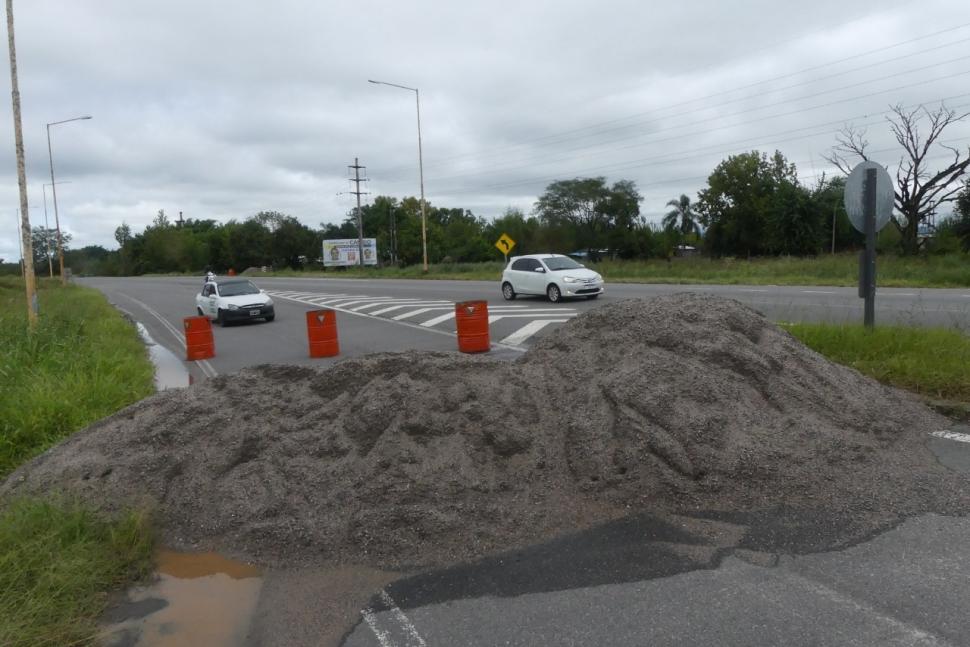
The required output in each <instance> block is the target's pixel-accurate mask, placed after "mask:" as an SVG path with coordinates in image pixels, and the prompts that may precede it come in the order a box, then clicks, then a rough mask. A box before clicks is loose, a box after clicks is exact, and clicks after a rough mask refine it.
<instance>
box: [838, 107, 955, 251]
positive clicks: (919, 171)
mask: <svg viewBox="0 0 970 647" xmlns="http://www.w3.org/2000/svg"><path fill="white" fill-rule="evenodd" d="M889 111H890V112H891V113H892V114H891V115H890V116H888V117H887V118H886V120H887V121H888V122H889V129H890V131H891V132H892V134H893V136H894V137H895V138H896V142H897V143H899V145H900V146H901V147H902V149H903V151H904V155H903V157H902V158H901V159H900V160H899V166H897V168H896V191H895V193H896V195H895V200H894V204H895V207H896V210H897V212H898V213H897V214H894V216H893V218H892V220H893V224H894V225H895V226H896V227H897V228H898V229H899V231H900V233H901V234H902V236H903V240H902V242H903V249H904V251H906V252H910V253H913V252H916V251H917V250H918V249H919V244H920V243H919V226H920V224H921V223H922V222H923V221H924V220H926V219H927V218H930V217H931V216H933V215H934V214H935V213H936V212H937V210H938V209H939V206H940V205H941V204H943V203H945V202H951V201H953V200H955V199H956V196H957V194H958V193H959V191H960V187H959V186H957V187H956V188H952V185H953V184H954V183H955V182H957V180H959V178H960V177H961V176H962V175H964V174H965V173H966V172H967V169H968V168H970V148H968V149H967V151H966V157H964V155H963V153H962V151H960V150H959V149H957V148H955V147H952V146H948V145H946V144H943V143H942V142H941V141H940V137H941V136H942V135H943V132H944V130H946V128H947V127H948V126H949V125H951V124H953V123H956V122H960V121H963V120H964V119H966V118H967V117H970V112H967V113H964V114H957V113H956V112H955V111H953V110H951V109H949V108H947V107H946V106H945V105H942V104H941V105H940V107H939V108H937V109H935V110H930V109H928V108H926V107H925V106H918V107H916V108H913V109H911V110H907V109H905V108H903V107H902V105H895V106H890V110H889ZM924 122H925V123H926V124H927V125H928V130H926V131H925V132H924V131H922V130H921V128H920V126H921V125H922V124H923V123H924ZM864 135H865V133H864V131H859V130H856V129H854V128H853V126H852V125H848V126H846V127H845V128H843V129H842V130H841V131H840V132H839V134H838V135H836V146H834V147H833V149H832V154H831V155H830V156H827V157H825V159H826V160H827V161H828V162H829V163H831V164H833V165H835V166H836V167H838V168H839V170H841V171H842V172H843V173H846V174H848V173H849V172H850V171H851V170H852V166H853V165H852V164H850V163H849V161H848V159H851V158H859V159H861V160H863V161H867V160H869V156H868V155H867V153H866V147H867V146H868V142H867V141H866V140H865V137H864ZM935 147H940V148H943V149H945V150H947V151H950V152H951V153H953V162H952V163H950V164H949V165H948V166H946V167H945V168H943V169H941V170H938V171H935V172H934V171H933V170H931V169H930V167H929V160H930V159H931V153H932V151H933V150H934V148H935Z"/></svg>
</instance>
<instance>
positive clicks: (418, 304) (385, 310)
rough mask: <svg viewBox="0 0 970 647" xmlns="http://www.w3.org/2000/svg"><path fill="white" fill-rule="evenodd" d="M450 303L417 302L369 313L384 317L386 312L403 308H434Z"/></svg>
mask: <svg viewBox="0 0 970 647" xmlns="http://www.w3.org/2000/svg"><path fill="white" fill-rule="evenodd" d="M446 303H448V301H417V302H414V303H404V304H401V305H398V306H391V307H390V308H384V309H383V310H375V311H374V312H369V313H368V314H372V315H375V316H376V315H382V314H384V313H385V312H393V311H394V310H400V309H401V308H407V307H410V306H433V305H439V304H441V305H443V304H446Z"/></svg>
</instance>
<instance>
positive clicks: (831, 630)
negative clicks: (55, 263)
mask: <svg viewBox="0 0 970 647" xmlns="http://www.w3.org/2000/svg"><path fill="white" fill-rule="evenodd" d="M256 281H257V283H258V284H259V285H260V286H261V287H263V288H264V289H266V290H267V291H269V292H271V293H273V294H274V300H275V302H276V304H277V311H278V314H277V319H276V321H274V322H272V323H269V324H264V323H253V324H245V325H239V326H233V327H229V328H221V327H216V328H215V337H216V350H217V355H216V357H215V358H214V359H212V360H209V361H207V362H196V363H193V366H192V368H191V370H192V371H193V374H194V375H195V377H196V378H197V379H198V378H201V377H205V376H206V375H214V374H216V373H228V372H231V371H234V370H237V369H239V368H241V367H244V366H247V365H252V364H257V363H264V362H276V363H284V362H285V363H299V364H310V363H313V364H316V365H321V366H325V365H327V364H328V363H330V362H332V361H335V360H309V359H308V358H307V356H306V355H307V352H306V351H307V346H306V333H305V328H304V319H303V313H304V312H305V311H306V310H307V309H308V308H315V307H321V306H326V307H333V308H334V309H336V310H337V311H338V326H339V334H340V344H341V350H342V355H341V357H349V356H354V355H358V354H362V353H367V352H374V351H383V350H389V351H390V350H404V349H429V350H432V349H433V350H454V349H455V345H456V342H455V338H454V336H453V334H452V331H453V329H454V321H453V319H450V318H449V317H448V313H449V312H453V303H454V302H455V301H464V300H471V299H487V300H488V301H489V309H490V313H492V314H493V316H495V317H499V318H497V319H496V320H495V321H493V322H492V324H491V332H492V340H493V342H497V346H496V348H495V349H494V350H493V354H495V355H498V356H507V357H515V356H517V355H518V354H519V353H521V352H522V350H523V349H524V348H527V347H528V346H529V344H530V343H532V341H533V340H534V339H536V338H537V337H539V336H541V335H542V334H545V333H547V332H548V331H549V330H552V329H554V328H555V327H556V326H558V325H562V322H563V321H565V320H568V319H569V318H571V317H573V316H576V315H577V314H579V313H581V312H583V311H585V310H587V309H589V308H595V307H599V306H600V305H602V304H604V303H609V302H610V301H612V300H616V299H624V298H632V297H642V296H652V295H656V294H661V293H666V292H674V291H678V290H684V289H690V290H697V291H702V292H710V293H714V294H719V295H722V296H728V297H732V298H737V299H738V300H740V301H742V302H744V303H748V304H750V305H752V306H754V307H755V308H757V309H759V310H761V311H762V312H764V313H765V314H766V315H768V316H769V317H771V318H773V319H777V320H788V321H801V320H809V321H815V320H827V321H859V320H861V317H862V312H861V308H862V304H861V302H860V301H859V300H858V298H857V297H856V295H855V292H854V290H850V289H841V288H781V287H743V286H655V285H614V286H609V293H608V294H606V295H604V296H603V297H601V298H600V299H598V300H596V301H577V302H569V303H563V304H549V303H548V302H545V301H544V300H541V299H518V300H516V301H515V302H513V303H511V304H509V303H506V302H504V301H502V300H501V297H500V295H499V293H498V286H497V285H494V284H491V283H484V282H457V281H433V282H431V281H429V282H422V281H359V280H320V279H269V278H266V279H258V278H257V279H256ZM83 283H85V284H87V285H91V286H94V287H97V288H99V289H101V290H102V291H104V292H105V294H107V295H108V297H109V299H110V300H111V301H112V302H113V303H115V304H117V305H118V306H119V307H120V308H122V309H124V310H125V311H127V312H129V313H130V314H131V315H132V316H133V317H134V318H135V319H137V320H138V321H141V322H142V323H143V324H144V325H145V326H146V327H147V328H148V329H149V331H150V333H151V335H152V337H154V338H155V340H156V341H158V342H159V343H161V344H164V345H165V346H167V347H168V348H170V349H172V350H173V351H174V352H176V353H177V354H179V355H181V354H182V353H183V347H182V346H181V330H182V328H181V325H182V324H181V319H182V317H184V316H188V315H192V314H194V295H195V293H196V292H197V291H198V289H199V287H200V285H201V281H199V280H195V279H184V278H176V279H170V278H145V279H128V278H125V279H84V280H83ZM877 304H878V307H877V323H879V322H885V323H888V322H902V323H912V324H919V325H944V326H948V327H954V328H958V329H961V330H964V331H968V330H970V290H963V291H961V290H881V291H880V293H879V297H878V301H877ZM510 305H514V306H519V307H518V308H507V306H510ZM537 322H544V323H537ZM524 329H525V330H524ZM941 431H942V430H941ZM950 431H951V432H954V433H950V434H949V435H946V434H944V435H942V436H937V437H930V436H928V437H927V444H928V446H929V447H930V448H931V449H932V450H933V451H934V453H935V454H936V455H937V456H938V458H939V460H940V462H941V463H942V464H943V465H945V466H947V467H948V468H950V469H953V470H956V471H959V472H962V473H970V429H967V428H965V427H964V428H955V429H954V430H950ZM681 521H682V523H680V522H672V521H671V520H670V519H666V520H661V519H654V518H651V517H649V516H638V517H631V518H628V519H624V520H621V521H619V522H615V523H611V524H606V525H604V526H601V527H598V528H594V529H592V530H589V531H585V532H582V533H577V534H575V535H572V536H566V537H561V538H559V539H556V540H554V541H552V542H548V543H546V544H542V545H539V546H534V547H532V548H529V549H527V550H524V551H518V552H515V553H509V554H504V555H498V556H493V557H490V558H487V559H484V560H481V561H479V562H476V563H473V564H465V565H461V566H459V567H455V568H451V569H446V570H443V571H435V572H426V573H415V574H411V575H409V576H407V577H401V576H400V575H394V574H369V575H368V576H367V577H364V576H363V575H359V574H357V575H351V576H348V575H347V574H342V575H339V576H336V575H334V574H333V573H330V572H320V573H314V572H307V571H293V572H289V571H273V572H270V573H268V574H267V576H266V584H265V585H264V587H263V592H262V594H261V599H260V601H259V606H258V609H259V610H258V613H257V614H256V615H255V616H254V619H253V624H252V627H251V630H250V632H249V638H248V639H247V641H246V642H245V643H244V644H245V645H247V647H275V646H277V645H288V646H291V645H317V644H342V645H346V646H348V647H369V646H374V647H404V646H415V647H423V646H431V645H469V646H478V645H481V646H485V645H523V646H524V645H537V646H544V645H549V646H552V645H556V646H564V645H685V646H686V645H719V646H720V645H806V646H808V645H818V646H828V645H832V646H835V645H858V646H864V645H866V646H868V645H900V646H902V645H909V646H913V645H920V646H922V645H927V646H929V645H943V646H949V645H970V615H968V614H967V613H966V601H967V600H968V599H970V550H968V549H967V542H966V537H967V536H968V533H970V520H968V519H964V518H947V517H939V516H936V515H932V514H927V515H923V516H920V517H916V518H912V519H909V520H906V521H905V522H903V523H901V525H899V526H897V527H895V528H892V529H887V531H886V532H883V533H882V534H879V535H877V536H875V537H872V538H870V539H869V540H867V541H864V542H862V543H859V544H857V545H855V546H853V547H850V548H846V549H843V550H839V551H825V552H817V551H818V548H817V547H814V546H813V545H812V541H811V539H812V538H811V537H810V536H809V537H806V538H804V540H805V543H804V547H803V548H799V543H798V541H797V540H798V538H795V539H796V541H794V544H793V543H792V540H791V538H788V540H786V541H777V542H775V543H772V541H764V542H761V543H758V544H752V543H751V542H750V540H749V539H748V538H750V537H751V536H752V535H757V534H758V533H757V532H756V530H757V528H756V526H757V523H758V522H757V520H755V521H749V522H747V523H745V524H734V523H731V522H727V521H715V520H710V519H701V518H684V519H682V520H681ZM769 522H770V520H769ZM816 522H817V523H824V520H823V519H817V520H816V519H811V518H810V519H802V520H800V527H803V528H807V529H808V530H807V532H808V533H809V535H810V534H811V528H812V524H813V523H816ZM368 578H369V579H368ZM341 587H343V588H341ZM355 609H360V610H361V612H360V613H359V614H358V613H357V612H356V611H354V610H355ZM348 613H349V615H348ZM335 618H339V619H340V620H339V621H338V620H335ZM335 623H336V624H340V623H343V624H342V625H341V629H340V632H338V634H337V635H339V636H341V637H340V638H337V639H334V638H332V636H334V633H335V626H334V625H335ZM324 636H329V637H330V638H328V639H326V642H323V641H324V638H323V637H324ZM184 644H192V641H191V637H186V640H185V641H184Z"/></svg>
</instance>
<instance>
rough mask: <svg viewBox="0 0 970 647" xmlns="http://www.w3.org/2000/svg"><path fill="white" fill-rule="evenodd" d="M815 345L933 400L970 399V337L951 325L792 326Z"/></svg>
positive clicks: (824, 352) (842, 361) (835, 358)
mask: <svg viewBox="0 0 970 647" xmlns="http://www.w3.org/2000/svg"><path fill="white" fill-rule="evenodd" d="M786 328H787V329H788V330H789V331H790V332H791V333H792V334H793V335H795V337H797V338H798V339H800V340H801V341H802V343H804V344H805V345H806V346H808V347H809V348H812V349H813V350H815V351H817V352H819V353H821V354H822V355H825V356H826V357H828V358H829V359H831V360H832V361H835V362H838V363H840V364H845V365H847V366H851V367H853V368H855V369H857V370H858V371H859V372H861V373H864V374H866V375H868V376H870V377H873V378H875V379H877V380H879V381H880V382H884V383H886V384H891V385H893V386H897V387H900V388H903V389H906V390H908V391H913V392H915V393H918V394H920V395H923V396H925V397H927V398H931V399H940V400H951V401H958V402H970V338H968V337H966V336H965V335H962V334H960V333H959V332H954V331H951V330H945V329H925V328H906V327H894V326H880V327H877V328H876V329H875V330H873V331H871V332H869V331H866V329H865V328H863V327H862V326H851V325H850V326H839V325H832V324H790V325H787V326H786Z"/></svg>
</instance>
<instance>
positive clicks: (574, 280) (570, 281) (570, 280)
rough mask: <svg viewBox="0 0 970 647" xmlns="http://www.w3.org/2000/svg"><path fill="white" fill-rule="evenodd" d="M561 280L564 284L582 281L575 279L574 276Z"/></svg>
mask: <svg viewBox="0 0 970 647" xmlns="http://www.w3.org/2000/svg"><path fill="white" fill-rule="evenodd" d="M562 280H563V282H565V283H579V282H580V281H581V280H582V279H577V278H576V277H575V276H564V277H563V279H562Z"/></svg>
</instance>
